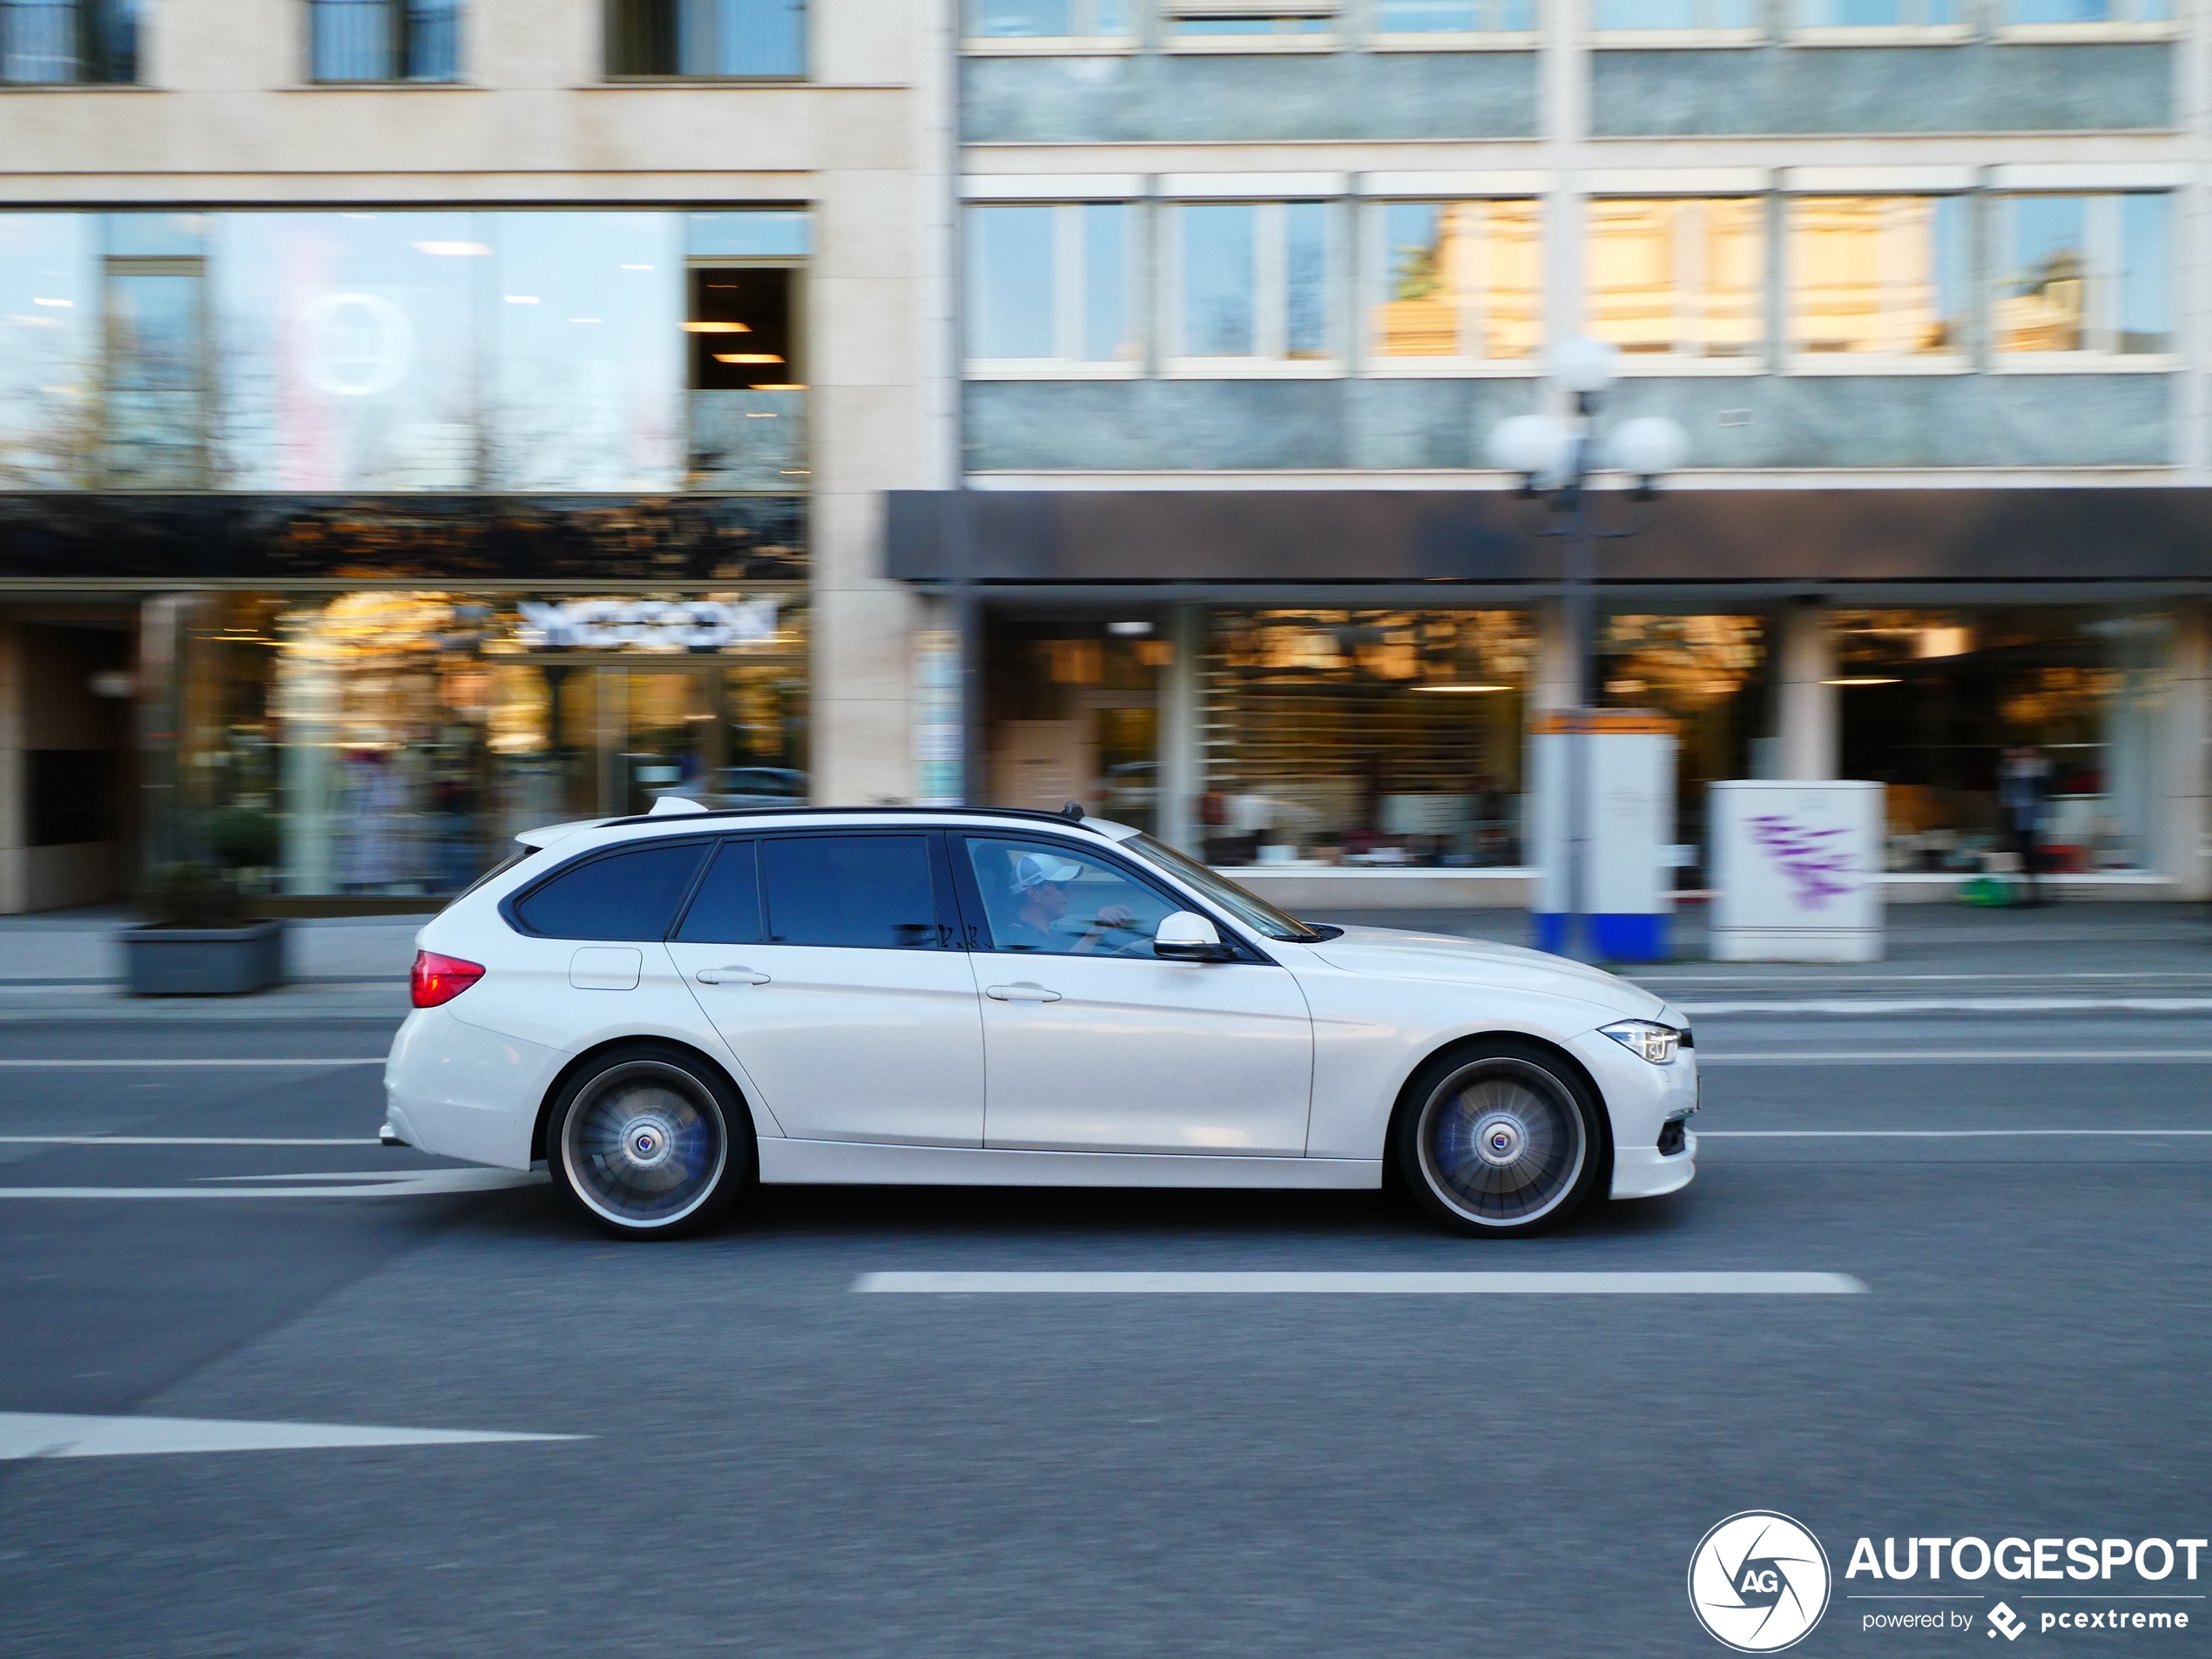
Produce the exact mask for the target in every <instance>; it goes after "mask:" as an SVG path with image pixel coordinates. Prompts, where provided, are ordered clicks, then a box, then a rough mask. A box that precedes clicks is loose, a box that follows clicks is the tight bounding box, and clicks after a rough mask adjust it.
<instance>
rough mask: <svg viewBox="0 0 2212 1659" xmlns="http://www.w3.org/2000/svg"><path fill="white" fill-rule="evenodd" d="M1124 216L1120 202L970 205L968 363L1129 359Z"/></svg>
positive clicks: (1072, 369)
mask: <svg viewBox="0 0 2212 1659" xmlns="http://www.w3.org/2000/svg"><path fill="white" fill-rule="evenodd" d="M1129 219H1130V210H1129V208H1128V207H1127V206H1124V205H1123V203H1120V202H1083V203H1076V204H1069V203H1059V204H1054V205H1050V206H1046V205H1042V204H1039V205H1031V204H1028V203H1023V204H1022V205H1020V206H981V207H971V208H969V209H968V360H969V372H970V373H971V374H974V373H981V374H986V375H997V376H1021V375H1025V374H1026V375H1038V374H1097V373H1102V372H1110V371H1111V370H1113V369H1114V368H1116V367H1117V366H1118V367H1119V368H1122V369H1123V370H1127V369H1130V368H1134V367H1135V366H1136V363H1137V361H1138V348H1137V341H1136V331H1135V330H1134V329H1133V328H1132V327H1130V304H1129V293H1130V280H1129V257H1130V256H1129V244H1130V239H1129V232H1128V221H1129Z"/></svg>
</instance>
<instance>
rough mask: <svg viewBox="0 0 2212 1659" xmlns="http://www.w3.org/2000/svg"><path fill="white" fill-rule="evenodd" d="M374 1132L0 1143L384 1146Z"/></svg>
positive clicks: (11, 1138)
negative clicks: (354, 1136) (352, 1135)
mask: <svg viewBox="0 0 2212 1659" xmlns="http://www.w3.org/2000/svg"><path fill="white" fill-rule="evenodd" d="M383 1144H384V1143H383V1142H381V1141H380V1140H378V1139H377V1138H376V1137H375V1136H373V1135H372V1136H368V1137H366V1138H363V1139H354V1140H339V1139H332V1138H330V1137H328V1136H322V1137H316V1138H310V1137H307V1136H271V1135H0V1146H381V1145H383Z"/></svg>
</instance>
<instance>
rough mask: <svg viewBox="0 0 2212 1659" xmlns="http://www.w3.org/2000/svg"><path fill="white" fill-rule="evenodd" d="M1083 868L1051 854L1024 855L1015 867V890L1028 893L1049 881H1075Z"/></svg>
mask: <svg viewBox="0 0 2212 1659" xmlns="http://www.w3.org/2000/svg"><path fill="white" fill-rule="evenodd" d="M1082 873H1083V867H1082V865H1080V864H1078V863H1076V861H1075V860H1073V859H1056V858H1055V857H1053V856H1052V854H1051V853H1023V854H1022V857H1021V859H1020V860H1018V861H1017V862H1016V863H1015V867H1014V890H1015V892H1016V893H1027V892H1028V890H1029V889H1030V888H1031V887H1041V886H1042V885H1043V884H1044V883H1045V882H1048V881H1073V880H1075V879H1076V877H1077V876H1079V875H1081V874H1082Z"/></svg>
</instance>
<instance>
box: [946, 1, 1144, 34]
mask: <svg viewBox="0 0 2212 1659" xmlns="http://www.w3.org/2000/svg"><path fill="white" fill-rule="evenodd" d="M967 3H968V37H969V38H970V39H972V40H1086V39H1096V38H1099V37H1106V38H1109V39H1126V38H1128V37H1130V34H1131V33H1132V31H1133V26H1132V24H1131V23H1130V3H1131V0H967Z"/></svg>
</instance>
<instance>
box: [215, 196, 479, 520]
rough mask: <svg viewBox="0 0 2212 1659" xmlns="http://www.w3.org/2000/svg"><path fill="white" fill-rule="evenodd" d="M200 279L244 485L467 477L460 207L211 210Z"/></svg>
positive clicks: (234, 470)
mask: <svg viewBox="0 0 2212 1659" xmlns="http://www.w3.org/2000/svg"><path fill="white" fill-rule="evenodd" d="M212 229H213V233H214V241H213V247H212V254H211V259H210V275H211V277H212V281H213V284H214V289H215V310H216V316H217V320H218V321H217V327H218V333H219V338H220V340H221V342H222V345H221V360H220V361H221V366H222V374H223V381H224V383H223V395H222V398H221V400H220V402H221V413H220V420H221V428H220V429H221V432H222V435H223V437H222V449H223V455H224V462H225V470H226V473H227V474H228V482H229V483H230V484H231V485H232V487H233V488H237V489H468V488H469V487H470V486H471V485H473V484H474V483H475V482H476V477H477V470H476V433H477V400H476V388H475V355H476V353H475V344H476V327H475V319H476V311H477V307H476V305H475V292H476V286H477V284H478V282H479V281H480V280H481V278H480V276H479V270H480V265H479V261H480V260H485V259H488V258H489V256H490V254H491V251H492V250H491V246H490V244H489V243H488V242H486V241H484V240H482V238H483V237H484V236H485V235H487V234H489V226H488V225H487V224H486V223H485V222H484V220H483V219H480V218H479V217H478V216H477V215H475V214H471V213H418V212H397V213H391V212H378V213H224V214H219V215H216V216H215V218H214V221H213V226H212Z"/></svg>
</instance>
